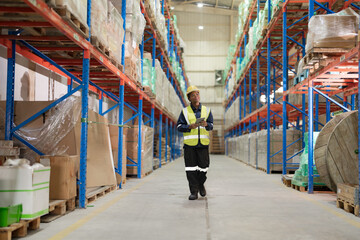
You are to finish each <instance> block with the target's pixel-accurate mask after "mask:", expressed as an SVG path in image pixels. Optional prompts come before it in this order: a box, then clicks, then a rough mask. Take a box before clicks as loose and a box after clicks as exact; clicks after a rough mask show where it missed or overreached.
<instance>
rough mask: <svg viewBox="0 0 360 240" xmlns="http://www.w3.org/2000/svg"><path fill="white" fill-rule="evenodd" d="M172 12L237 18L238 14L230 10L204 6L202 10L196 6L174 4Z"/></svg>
mask: <svg viewBox="0 0 360 240" xmlns="http://www.w3.org/2000/svg"><path fill="white" fill-rule="evenodd" d="M173 7H174V10H173V11H174V12H191V13H204V14H215V15H225V16H237V14H238V12H237V11H235V10H230V9H221V8H214V7H207V6H204V7H202V8H199V7H197V6H196V5H183V4H174V5H173Z"/></svg>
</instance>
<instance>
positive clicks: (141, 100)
mask: <svg viewBox="0 0 360 240" xmlns="http://www.w3.org/2000/svg"><path fill="white" fill-rule="evenodd" d="M142 113H143V96H142V95H140V96H139V109H138V120H139V121H138V122H139V126H138V127H139V134H138V152H137V156H138V160H137V177H138V178H141V161H142V159H141V157H142V156H141V155H142V151H141V149H142V145H141V143H142V133H141V130H142Z"/></svg>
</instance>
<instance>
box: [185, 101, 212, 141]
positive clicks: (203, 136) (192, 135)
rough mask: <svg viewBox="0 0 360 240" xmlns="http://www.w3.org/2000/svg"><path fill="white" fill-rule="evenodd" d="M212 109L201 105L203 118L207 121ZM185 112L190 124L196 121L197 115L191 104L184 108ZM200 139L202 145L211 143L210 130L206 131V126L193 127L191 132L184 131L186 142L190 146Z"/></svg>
mask: <svg viewBox="0 0 360 240" xmlns="http://www.w3.org/2000/svg"><path fill="white" fill-rule="evenodd" d="M209 113H210V109H209V110H207V108H206V107H205V106H201V118H205V121H206V120H207V118H208V117H209ZM183 114H184V117H185V119H186V122H187V124H188V125H190V124H193V123H195V122H196V116H195V113H194V111H193V110H192V108H191V106H190V105H189V106H188V107H186V108H184V109H183ZM199 139H200V142H201V144H202V145H209V143H210V138H209V132H208V131H206V129H205V127H201V126H199V127H197V128H195V129H191V131H190V132H184V144H186V145H188V146H196V145H198V143H199Z"/></svg>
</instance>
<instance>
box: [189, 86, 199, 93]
mask: <svg viewBox="0 0 360 240" xmlns="http://www.w3.org/2000/svg"><path fill="white" fill-rule="evenodd" d="M192 92H200V90H199V89H198V88H197V87H196V86H190V87H188V89H187V90H186V95H189V94H190V93H192Z"/></svg>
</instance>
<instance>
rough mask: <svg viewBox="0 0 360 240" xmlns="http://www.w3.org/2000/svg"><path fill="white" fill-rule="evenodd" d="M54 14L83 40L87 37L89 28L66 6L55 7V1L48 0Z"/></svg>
mask: <svg viewBox="0 0 360 240" xmlns="http://www.w3.org/2000/svg"><path fill="white" fill-rule="evenodd" d="M49 2H52V3H51V4H50V5H52V6H53V9H54V10H55V12H57V13H58V14H59V16H60V17H62V19H64V20H65V21H66V22H67V23H68V24H69V25H70V26H71V27H72V28H73V29H75V30H76V31H77V32H78V33H79V34H81V35H82V36H83V37H84V38H87V37H89V27H88V26H87V25H85V23H82V22H81V21H80V20H79V19H78V18H77V17H76V16H75V15H74V14H72V13H71V11H70V10H69V9H68V8H67V7H66V6H56V3H55V0H50V1H49Z"/></svg>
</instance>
